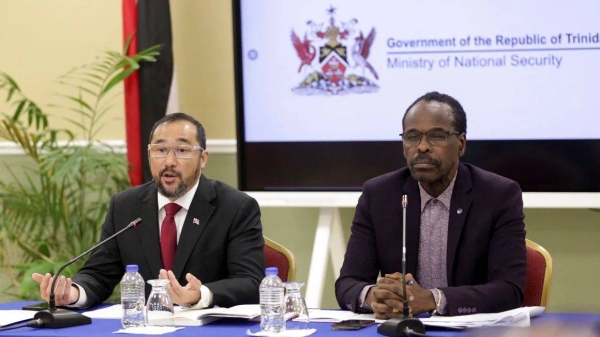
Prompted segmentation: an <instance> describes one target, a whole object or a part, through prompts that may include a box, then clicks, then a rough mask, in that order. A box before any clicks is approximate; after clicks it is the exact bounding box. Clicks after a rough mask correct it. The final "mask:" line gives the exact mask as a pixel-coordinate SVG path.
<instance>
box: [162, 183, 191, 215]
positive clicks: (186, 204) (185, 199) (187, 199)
mask: <svg viewBox="0 0 600 337" xmlns="http://www.w3.org/2000/svg"><path fill="white" fill-rule="evenodd" d="M199 184H200V179H198V181H197V182H196V184H195V185H194V187H192V188H191V189H190V190H189V191H187V192H186V193H185V194H184V195H183V196H181V198H179V199H177V200H175V201H171V200H169V198H167V197H165V196H164V195H162V194H160V192H156V193H157V194H158V210H161V209H162V208H163V207H165V205H166V204H168V203H171V202H174V203H176V204H178V205H179V206H181V207H182V208H185V210H189V209H190V205H191V204H192V200H193V199H194V195H195V194H196V190H197V189H198V185H199Z"/></svg>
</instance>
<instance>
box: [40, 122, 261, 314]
mask: <svg viewBox="0 0 600 337" xmlns="http://www.w3.org/2000/svg"><path fill="white" fill-rule="evenodd" d="M148 160H149V163H150V170H151V172H152V177H153V181H151V182H148V183H146V184H144V185H141V186H137V187H133V188H130V189H127V190H125V191H123V192H121V193H117V194H116V195H114V196H113V197H112V199H111V202H110V206H109V210H108V214H107V216H106V219H105V222H104V224H103V225H102V235H101V240H104V239H106V238H107V237H109V236H110V235H112V234H114V233H116V232H117V231H119V230H121V229H122V228H123V227H125V226H126V225H127V224H128V223H129V222H131V221H132V220H134V219H136V218H142V220H143V222H142V223H141V224H140V225H139V226H138V227H137V228H133V229H130V230H128V231H125V232H123V233H122V234H121V235H119V236H117V237H116V238H115V239H113V240H111V241H109V242H107V243H106V244H105V245H103V246H101V247H100V248H98V249H97V250H96V251H94V252H93V253H92V254H91V255H90V258H89V259H88V261H87V262H86V264H85V265H84V267H82V268H81V269H80V270H79V271H78V272H77V273H76V274H75V276H73V278H72V279H70V278H65V277H64V276H61V277H60V279H59V281H58V282H57V286H56V304H57V305H72V306H75V307H89V306H92V305H95V304H98V303H102V302H103V301H105V300H106V299H107V298H108V297H109V296H110V295H111V293H112V292H113V289H114V287H115V286H116V285H117V284H118V283H119V281H120V280H121V278H122V277H123V274H124V272H125V266H126V265H129V264H137V265H138V267H139V272H140V274H141V275H142V277H143V278H144V280H146V281H147V280H150V279H156V278H163V279H169V280H170V283H169V285H168V286H167V290H168V292H169V294H170V295H171V299H172V300H173V302H174V303H176V304H179V305H181V306H185V307H192V306H193V307H196V308H204V307H208V306H213V305H217V306H220V307H230V306H234V305H238V304H252V303H258V286H259V284H260V282H261V280H262V278H263V276H264V274H263V271H264V253H263V246H264V240H263V236H262V225H261V222H260V209H259V207H258V204H257V202H256V201H255V200H254V199H253V198H251V197H249V196H248V195H247V194H245V193H243V192H240V191H238V190H236V189H234V188H232V187H230V186H227V185H225V184H223V183H221V182H219V181H213V180H209V179H208V178H206V177H205V176H204V175H203V174H202V169H203V168H204V167H205V165H206V163H207V161H208V151H206V134H205V131H204V127H203V126H202V125H201V124H200V123H199V122H198V121H197V120H196V119H194V118H193V117H191V116H189V115H186V114H183V113H175V114H169V115H166V116H165V117H163V118H162V119H161V120H159V121H158V122H156V124H155V125H154V127H153V129H152V131H151V133H150V144H149V145H148ZM33 278H34V280H36V281H37V282H39V283H40V292H41V295H42V299H44V300H46V301H48V297H49V296H48V295H49V292H50V284H51V280H52V276H51V275H50V274H46V275H40V274H33ZM150 288H151V287H150V286H149V285H147V284H146V297H148V295H149V293H150Z"/></svg>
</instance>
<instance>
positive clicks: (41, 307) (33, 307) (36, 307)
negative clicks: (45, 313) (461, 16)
mask: <svg viewBox="0 0 600 337" xmlns="http://www.w3.org/2000/svg"><path fill="white" fill-rule="evenodd" d="M21 309H23V310H33V311H40V310H46V309H48V302H39V303H33V304H29V305H25V306H23V307H22V308H21Z"/></svg>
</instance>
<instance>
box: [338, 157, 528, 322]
mask: <svg viewBox="0 0 600 337" xmlns="http://www.w3.org/2000/svg"><path fill="white" fill-rule="evenodd" d="M403 194H406V195H408V207H407V219H406V222H407V229H406V237H407V240H406V245H407V252H406V269H407V272H408V273H412V274H413V275H415V277H416V272H417V259H418V256H419V235H420V230H419V227H420V219H421V198H420V195H419V185H418V183H417V181H416V180H414V179H413V178H412V176H411V175H410V171H409V170H408V168H406V167H405V168H402V169H400V170H398V171H395V172H391V173H388V174H385V175H382V176H379V177H376V178H374V179H371V180H369V181H367V182H366V183H365V184H364V186H363V192H362V195H361V197H360V199H359V201H358V205H357V206H356V213H355V215H354V220H353V223H352V233H351V236H350V240H349V242H348V248H347V251H346V256H345V258H344V264H343V266H342V269H341V271H340V277H339V278H338V280H337V281H336V283H335V293H336V297H337V301H338V303H339V305H340V307H341V308H343V309H348V310H353V311H361V310H362V309H361V308H360V306H359V295H360V293H361V291H362V289H363V287H364V286H366V285H369V284H375V283H376V278H377V276H378V274H379V273H380V272H381V275H384V274H391V273H394V272H401V271H402V206H401V200H402V195H403ZM460 209H462V212H460V214H459V212H458V211H459V210H460ZM524 217H525V216H524V214H523V199H522V193H521V189H520V187H519V185H518V184H517V183H516V182H514V181H512V180H509V179H507V178H504V177H501V176H499V175H496V174H493V173H491V172H487V171H484V170H482V169H480V168H477V167H475V166H473V165H469V164H459V168H458V176H457V178H456V182H455V184H454V190H453V192H452V200H451V202H450V217H449V223H448V248H447V260H446V261H447V262H446V263H447V264H446V268H447V275H448V288H440V290H442V291H443V292H444V294H445V296H446V299H447V301H448V314H449V315H457V314H466V313H485V312H500V311H505V310H509V309H514V308H517V307H519V306H521V304H522V303H523V288H524V286H525V277H526V267H527V260H526V250H525V224H524V222H523V219H524ZM417 281H418V280H417Z"/></svg>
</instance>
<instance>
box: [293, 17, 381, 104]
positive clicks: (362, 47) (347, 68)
mask: <svg viewBox="0 0 600 337" xmlns="http://www.w3.org/2000/svg"><path fill="white" fill-rule="evenodd" d="M335 10H336V9H335V8H333V7H330V8H329V9H328V10H327V13H328V14H329V24H328V25H327V26H326V27H324V25H325V24H324V23H317V22H314V21H312V20H311V21H308V22H307V23H306V24H307V26H308V29H307V31H306V32H305V33H304V37H303V38H302V39H300V37H299V36H298V35H297V34H296V32H295V31H294V30H292V35H291V38H292V44H293V46H294V48H295V49H296V54H298V57H299V58H300V66H299V68H298V73H301V74H302V76H303V81H302V82H301V83H300V84H299V85H298V86H297V87H295V88H293V89H292V90H293V91H294V92H295V93H297V94H300V95H315V94H322V95H323V94H324V95H338V94H347V93H369V92H376V91H377V90H378V89H379V86H378V85H377V84H376V83H375V80H378V79H379V76H378V75H377V72H376V71H375V68H373V66H372V65H371V64H370V63H369V61H368V60H367V59H368V58H369V53H370V50H371V46H372V45H373V41H374V40H375V36H376V33H375V28H371V31H370V32H369V34H368V35H366V36H365V35H364V34H363V32H362V31H361V30H359V29H358V28H356V26H357V24H358V20H357V19H351V20H350V21H348V22H340V23H339V24H337V23H336V21H335V17H334V16H335ZM352 39H353V40H354V44H353V45H352V47H351V50H350V55H348V48H347V47H346V45H345V44H344V42H346V41H348V40H352ZM313 43H315V44H317V45H318V49H317V47H315V46H314V45H313ZM321 43H322V45H321ZM317 54H318V57H317ZM355 68H360V70H361V72H360V75H357V74H354V73H352V72H353V71H354V69H355Z"/></svg>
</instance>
